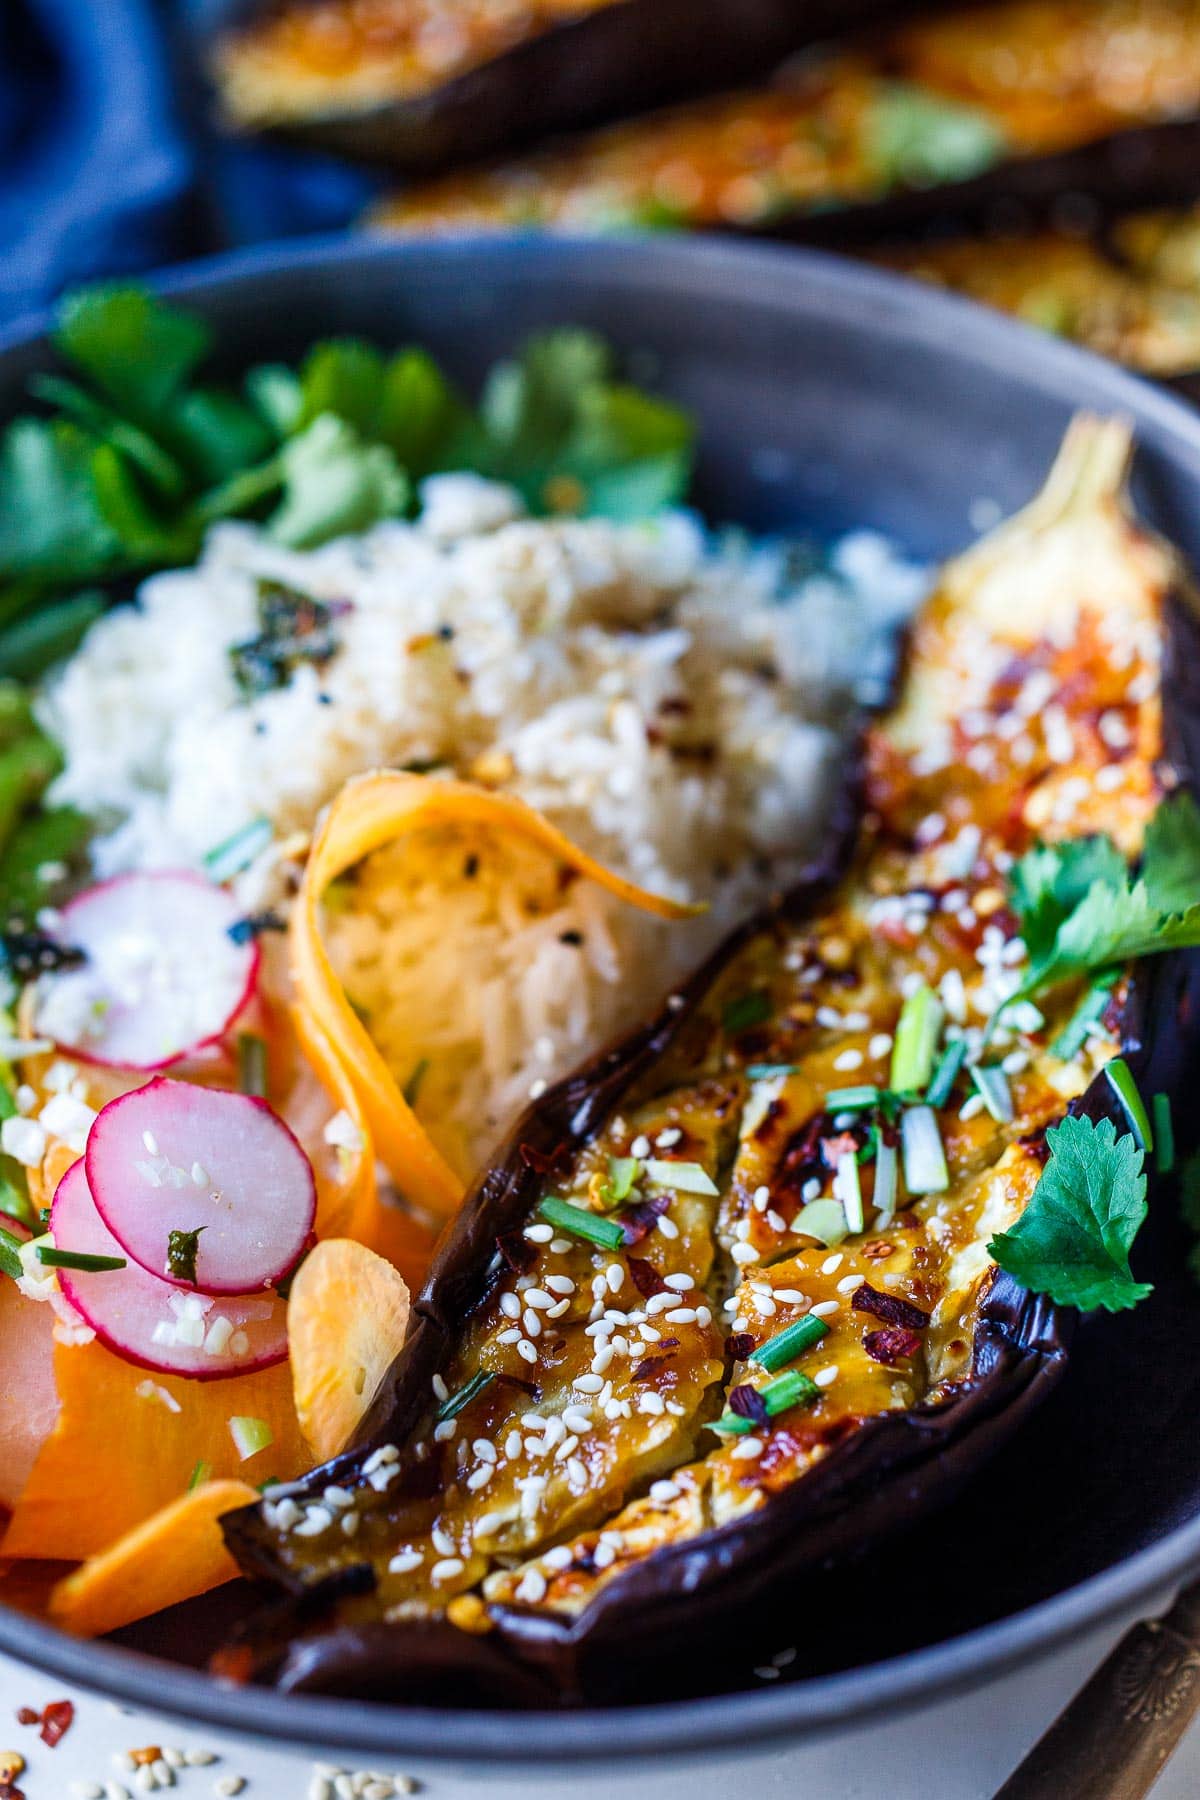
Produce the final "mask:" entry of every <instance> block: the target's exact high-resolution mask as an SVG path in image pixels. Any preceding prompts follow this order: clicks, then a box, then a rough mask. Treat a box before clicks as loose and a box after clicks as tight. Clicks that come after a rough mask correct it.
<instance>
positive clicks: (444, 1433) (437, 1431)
mask: <svg viewBox="0 0 1200 1800" xmlns="http://www.w3.org/2000/svg"><path fill="white" fill-rule="evenodd" d="M520 1347H521V1346H520V1345H519V1344H518V1345H517V1348H518V1350H519V1349H520ZM534 1354H535V1355H536V1354H537V1352H536V1351H535V1352H534ZM457 1431H458V1420H457V1419H443V1420H442V1422H441V1424H440V1425H435V1426H434V1428H433V1441H434V1443H435V1444H448V1443H450V1441H451V1439H452V1438H453V1437H454V1436H455V1434H456V1433H457Z"/></svg>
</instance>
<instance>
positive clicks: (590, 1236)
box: [538, 1194, 625, 1250]
mask: <svg viewBox="0 0 1200 1800" xmlns="http://www.w3.org/2000/svg"><path fill="white" fill-rule="evenodd" d="M538 1212H539V1213H540V1214H541V1216H542V1218H543V1219H545V1221H546V1223H547V1224H548V1225H556V1226H558V1227H559V1229H560V1230H562V1231H569V1232H571V1233H572V1235H573V1236H575V1237H579V1238H585V1239H586V1240H587V1242H588V1243H589V1244H599V1245H600V1246H601V1248H602V1249H605V1250H619V1249H620V1248H621V1246H622V1244H624V1242H625V1228H624V1226H623V1225H618V1224H617V1222H616V1220H615V1219H602V1218H598V1217H597V1215H596V1214H595V1213H590V1212H585V1211H584V1210H583V1208H582V1206H572V1205H571V1203H570V1201H569V1200H562V1199H560V1198H559V1196H558V1195H557V1194H547V1195H546V1198H545V1199H544V1200H543V1201H542V1203H541V1205H540V1206H539V1207H538Z"/></svg>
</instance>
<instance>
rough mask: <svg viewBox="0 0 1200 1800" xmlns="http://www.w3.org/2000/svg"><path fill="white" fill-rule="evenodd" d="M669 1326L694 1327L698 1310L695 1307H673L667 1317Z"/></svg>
mask: <svg viewBox="0 0 1200 1800" xmlns="http://www.w3.org/2000/svg"><path fill="white" fill-rule="evenodd" d="M666 1320H667V1324H668V1325H694V1324H695V1323H696V1309H695V1307H694V1306H673V1307H672V1308H671V1310H670V1312H669V1313H668V1314H667V1315H666Z"/></svg>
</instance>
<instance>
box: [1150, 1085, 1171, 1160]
mask: <svg viewBox="0 0 1200 1800" xmlns="http://www.w3.org/2000/svg"><path fill="white" fill-rule="evenodd" d="M1151 1109H1152V1111H1153V1114H1154V1166H1155V1168H1156V1169H1157V1170H1158V1172H1159V1174H1160V1175H1169V1174H1170V1173H1171V1170H1172V1169H1173V1168H1174V1167H1175V1121H1174V1119H1173V1118H1172V1117H1171V1098H1170V1095H1169V1094H1155V1096H1154V1099H1153V1100H1152V1101H1151Z"/></svg>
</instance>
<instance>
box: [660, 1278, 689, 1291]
mask: <svg viewBox="0 0 1200 1800" xmlns="http://www.w3.org/2000/svg"><path fill="white" fill-rule="evenodd" d="M663 1280H664V1281H665V1283H666V1285H667V1286H668V1287H669V1288H674V1289H675V1292H676V1293H677V1294H686V1293H687V1292H688V1290H689V1289H690V1288H694V1287H695V1285H696V1283H695V1281H694V1280H693V1279H692V1277H691V1276H690V1275H665V1276H664V1277H663Z"/></svg>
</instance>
